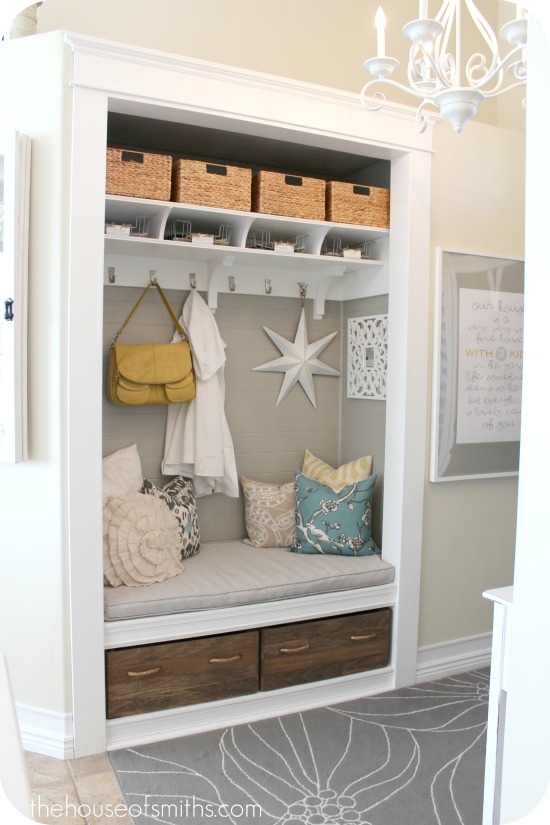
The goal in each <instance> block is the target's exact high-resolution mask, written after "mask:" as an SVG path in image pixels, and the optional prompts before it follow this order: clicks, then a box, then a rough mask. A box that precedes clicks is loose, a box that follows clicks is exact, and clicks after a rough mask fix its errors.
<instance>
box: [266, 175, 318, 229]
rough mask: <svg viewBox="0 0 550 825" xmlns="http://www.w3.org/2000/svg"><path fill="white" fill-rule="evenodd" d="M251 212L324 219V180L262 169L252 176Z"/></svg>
mask: <svg viewBox="0 0 550 825" xmlns="http://www.w3.org/2000/svg"><path fill="white" fill-rule="evenodd" d="M252 211H253V212H264V213H266V214H268V215H285V216H287V217H289V218H304V219H306V220H315V221H322V220H324V218H325V182H324V180H319V179H317V178H302V177H298V176H297V175H285V174H284V173H281V172H266V171H264V170H262V171H260V172H257V173H256V174H255V175H254V176H253V178H252Z"/></svg>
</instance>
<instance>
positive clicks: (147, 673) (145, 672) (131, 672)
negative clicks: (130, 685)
mask: <svg viewBox="0 0 550 825" xmlns="http://www.w3.org/2000/svg"><path fill="white" fill-rule="evenodd" d="M161 670H162V668H160V667H152V668H151V670H129V671H128V672H127V674H126V675H127V676H137V677H138V678H139V677H140V676H152V675H153V673H160V671H161Z"/></svg>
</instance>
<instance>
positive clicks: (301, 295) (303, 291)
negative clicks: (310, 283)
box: [298, 281, 307, 306]
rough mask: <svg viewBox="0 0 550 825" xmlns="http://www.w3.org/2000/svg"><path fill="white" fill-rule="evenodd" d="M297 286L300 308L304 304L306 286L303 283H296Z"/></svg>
mask: <svg viewBox="0 0 550 825" xmlns="http://www.w3.org/2000/svg"><path fill="white" fill-rule="evenodd" d="M298 286H299V287H300V298H301V299H302V306H304V304H305V302H306V292H307V284H305V283H304V282H303V281H298Z"/></svg>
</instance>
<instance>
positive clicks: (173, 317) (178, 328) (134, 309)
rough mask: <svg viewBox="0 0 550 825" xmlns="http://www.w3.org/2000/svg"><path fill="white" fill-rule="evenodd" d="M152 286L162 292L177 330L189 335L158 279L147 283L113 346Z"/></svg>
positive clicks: (114, 339)
mask: <svg viewBox="0 0 550 825" xmlns="http://www.w3.org/2000/svg"><path fill="white" fill-rule="evenodd" d="M152 286H156V288H157V289H158V291H159V293H160V297H161V298H162V300H163V302H164V306H165V307H166V309H167V310H168V312H169V313H170V318H171V319H172V321H173V322H174V326H175V328H176V329H177V331H178V332H179V334H180V335H181V336H182V337H184V338H186V337H187V335H186V333H185V330H184V328H183V327H182V325H181V324H180V322H179V321H178V319H177V318H176V316H175V314H174V310H173V309H172V307H171V306H170V304H169V303H168V299H167V298H166V295H165V294H164V292H163V291H162V288H161V286H160V284H159V283H157V282H156V281H151V282H150V283H148V284H147V286H146V287H145V289H144V290H143V292H142V293H141V295H140V296H139V298H138V300H137V303H136V305H135V306H134V308H133V309H132V311H131V313H130V314H129V315H128V317H127V318H126V320H125V321H124V323H123V324H122V326H121V328H120V329H119V331H118V332H117V334H116V335H115V337H114V338H113V342H112V344H111V347H114V345H115V344H116V342H117V340H118V338H119V336H120V335H121V334H122V333H123V332H124V330H125V329H126V327H127V326H128V324H129V323H130V321H131V319H132V317H133V315H134V313H135V311H136V309H137V308H138V307H139V305H140V304H141V302H142V301H143V299H144V298H145V296H146V294H147V292H148V291H149V289H150V288H151V287H152Z"/></svg>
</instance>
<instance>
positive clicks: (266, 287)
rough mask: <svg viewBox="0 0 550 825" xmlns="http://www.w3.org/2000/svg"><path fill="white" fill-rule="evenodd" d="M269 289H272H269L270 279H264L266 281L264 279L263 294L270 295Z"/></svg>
mask: <svg viewBox="0 0 550 825" xmlns="http://www.w3.org/2000/svg"><path fill="white" fill-rule="evenodd" d="M271 289H272V287H271V279H270V278H266V279H265V294H266V295H271Z"/></svg>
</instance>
